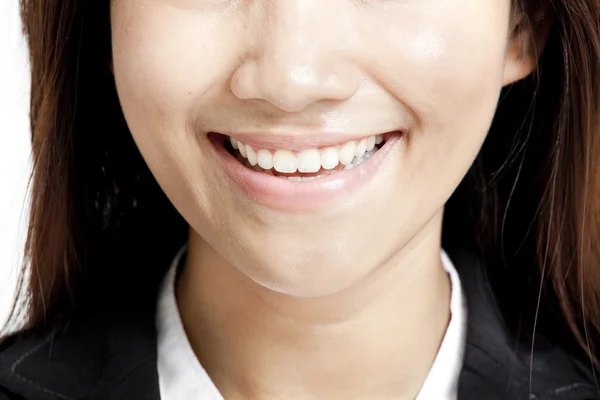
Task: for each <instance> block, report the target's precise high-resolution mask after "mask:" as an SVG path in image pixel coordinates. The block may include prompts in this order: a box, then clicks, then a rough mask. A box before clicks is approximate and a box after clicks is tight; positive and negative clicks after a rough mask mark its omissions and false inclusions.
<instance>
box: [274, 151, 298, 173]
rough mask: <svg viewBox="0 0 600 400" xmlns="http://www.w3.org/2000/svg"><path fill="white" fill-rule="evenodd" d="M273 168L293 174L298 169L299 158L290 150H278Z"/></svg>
mask: <svg viewBox="0 0 600 400" xmlns="http://www.w3.org/2000/svg"><path fill="white" fill-rule="evenodd" d="M273 168H275V171H277V172H286V173H288V174H291V173H293V172H296V169H298V160H297V158H296V156H295V155H294V153H292V152H291V151H289V150H277V151H276V152H275V155H274V156H273Z"/></svg>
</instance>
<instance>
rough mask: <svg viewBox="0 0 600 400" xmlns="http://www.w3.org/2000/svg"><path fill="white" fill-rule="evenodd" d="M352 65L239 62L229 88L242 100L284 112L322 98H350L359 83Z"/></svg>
mask: <svg viewBox="0 0 600 400" xmlns="http://www.w3.org/2000/svg"><path fill="white" fill-rule="evenodd" d="M358 75H359V74H358V73H357V71H354V70H353V69H352V68H351V66H349V65H347V66H345V65H337V66H335V65H331V64H330V65H325V66H323V67H319V66H318V65H315V63H307V62H305V63H302V62H281V61H280V62H276V61H275V62H268V61H266V60H253V61H249V62H246V63H244V64H243V65H241V66H240V67H239V68H238V69H237V70H236V71H235V72H234V74H233V76H232V79H231V90H232V92H233V94H234V95H235V96H237V97H238V98H240V99H243V100H249V99H259V100H264V101H266V102H268V103H270V104H272V105H273V106H275V107H277V108H279V109H280V110H282V111H285V112H298V111H301V110H303V109H305V108H306V107H308V106H309V105H310V104H312V103H315V102H319V101H323V100H338V101H340V100H346V99H349V98H351V97H352V96H353V95H354V94H355V93H356V91H357V90H358V86H359V83H360V79H359V76H358Z"/></svg>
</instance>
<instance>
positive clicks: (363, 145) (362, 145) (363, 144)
mask: <svg viewBox="0 0 600 400" xmlns="http://www.w3.org/2000/svg"><path fill="white" fill-rule="evenodd" d="M365 151H367V139H361V140H359V141H358V143H356V149H354V157H356V158H361V157H362V156H363V155H364V154H365Z"/></svg>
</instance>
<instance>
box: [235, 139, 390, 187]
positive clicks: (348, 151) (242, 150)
mask: <svg viewBox="0 0 600 400" xmlns="http://www.w3.org/2000/svg"><path fill="white" fill-rule="evenodd" d="M229 140H230V142H231V146H232V147H233V148H234V149H237V150H238V152H239V153H238V156H241V157H243V158H245V159H246V160H247V161H248V164H249V165H250V166H251V167H252V168H254V169H256V170H257V171H270V170H271V169H275V170H276V171H278V172H282V173H294V172H296V171H299V172H303V173H315V172H318V171H319V170H321V168H323V169H325V170H328V171H329V170H333V169H334V168H336V167H337V166H338V164H339V163H342V164H343V165H344V166H345V168H344V169H351V168H354V167H355V166H357V165H359V164H361V163H362V162H364V161H365V160H366V159H367V158H369V157H370V156H371V155H373V153H375V151H377V150H378V148H376V147H375V146H376V145H378V144H381V143H382V142H383V135H373V136H369V137H367V138H363V139H360V140H358V141H354V140H352V141H350V142H347V143H344V144H342V145H338V146H330V147H325V148H322V149H307V150H303V151H301V152H300V153H296V154H295V153H293V152H291V151H289V150H282V149H279V150H276V151H271V150H267V149H260V150H256V149H254V148H252V147H251V146H250V145H246V144H244V143H242V142H240V141H238V140H236V139H234V138H229ZM331 172H335V171H331ZM328 173H329V172H328ZM325 175H326V174H325ZM325 175H319V176H317V177H312V176H311V177H302V182H304V181H306V180H312V179H316V178H318V177H321V176H325ZM283 178H284V179H285V178H286V177H283ZM287 178H289V179H291V180H293V181H297V182H299V181H298V180H297V179H295V178H299V177H287ZM292 178H294V179H292Z"/></svg>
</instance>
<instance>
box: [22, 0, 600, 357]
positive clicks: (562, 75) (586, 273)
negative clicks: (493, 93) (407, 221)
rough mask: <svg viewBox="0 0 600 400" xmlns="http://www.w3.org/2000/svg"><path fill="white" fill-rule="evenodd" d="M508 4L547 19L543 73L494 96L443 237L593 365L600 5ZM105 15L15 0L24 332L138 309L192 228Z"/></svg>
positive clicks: (590, 0)
mask: <svg viewBox="0 0 600 400" xmlns="http://www.w3.org/2000/svg"><path fill="white" fill-rule="evenodd" d="M513 2H514V4H513V8H514V9H515V10H516V11H515V14H517V13H519V14H520V15H522V16H524V18H523V22H522V24H525V27H527V26H533V25H535V21H534V18H535V15H536V14H539V11H540V7H541V9H543V15H544V18H546V19H547V20H548V21H552V24H551V26H550V28H549V33H548V37H547V40H546V42H545V46H544V52H543V54H542V55H541V57H540V59H539V63H538V68H537V71H536V72H535V73H534V74H532V75H531V76H529V77H527V78H526V79H524V80H522V81H520V82H518V83H515V84H513V85H511V86H510V87H507V88H505V89H504V91H503V92H502V95H501V100H500V104H499V107H498V111H497V115H496V118H495V120H494V122H493V124H492V127H491V130H490V133H489V135H488V138H487V140H486V142H485V144H484V146H483V148H482V150H481V152H480V154H479V156H478V158H477V160H476V161H475V163H474V164H473V167H472V168H471V170H470V171H469V173H468V175H467V176H466V177H465V179H464V180H463V182H462V183H461V185H460V186H459V188H458V189H457V190H456V192H455V193H454V195H453V196H452V198H451V200H450V201H449V203H448V204H447V207H446V208H447V209H446V217H445V221H444V246H450V247H451V246H463V247H471V248H472V249H473V250H475V251H478V253H479V255H480V256H481V258H482V260H483V261H484V265H485V266H486V270H487V271H488V272H489V277H490V281H491V282H492V284H493V286H494V290H495V291H496V294H497V298H498V301H499V305H500V307H501V309H502V310H503V311H504V312H505V313H506V314H507V315H509V316H512V317H511V318H508V321H509V322H510V323H511V326H512V327H513V329H514V330H515V332H517V331H518V332H519V333H523V332H530V333H533V332H534V331H535V329H534V328H535V327H534V321H535V322H536V323H538V324H539V326H543V324H544V323H553V324H554V323H558V326H563V327H564V328H565V330H564V332H562V333H561V335H562V334H563V333H566V334H567V336H569V337H570V338H571V339H572V340H573V343H577V344H578V345H579V349H580V350H582V351H583V352H585V353H587V354H588V355H589V356H592V357H591V358H592V359H595V357H594V355H595V353H594V350H593V346H592V344H593V342H594V341H595V339H594V338H595V337H596V336H597V334H598V332H600V100H599V94H600V3H599V2H598V1H596V0H581V1H570V0H535V2H534V1H533V0H514V1H513ZM109 8H110V2H109V1H108V0H105V1H84V0H21V11H22V19H23V22H24V27H25V33H26V35H27V38H28V43H29V50H30V55H31V77H32V89H31V135H32V136H31V138H32V145H33V156H34V170H33V174H32V180H31V188H32V196H31V198H32V202H31V212H30V221H29V230H28V236H27V243H26V249H25V256H26V262H27V265H28V271H27V273H23V274H22V278H21V280H20V290H19V293H20V295H21V298H22V299H24V300H25V303H17V304H24V307H20V306H19V307H15V308H14V311H13V314H12V320H19V316H22V317H24V318H25V327H24V328H25V329H26V330H29V331H35V330H38V329H43V328H44V327H46V326H49V325H52V324H55V323H57V322H58V321H60V320H62V319H63V318H65V317H66V316H68V315H70V314H72V313H74V312H75V311H76V310H77V309H78V308H83V309H85V310H90V309H91V308H95V309H97V310H98V311H108V310H111V311H108V312H116V311H115V310H123V309H125V308H131V307H133V308H134V309H138V310H142V309H144V308H143V306H144V304H148V303H151V302H153V301H154V296H155V290H156V287H157V284H158V282H159V281H160V277H161V276H162V274H163V273H164V271H165V269H166V268H167V267H168V265H169V261H170V259H171V257H172V256H173V255H174V253H175V252H176V250H177V248H178V247H179V246H180V245H181V244H182V243H183V242H184V241H185V240H186V236H187V229H188V228H187V225H186V223H185V221H184V220H183V219H182V218H181V216H180V215H179V214H178V213H177V212H176V211H175V210H174V208H173V207H172V205H171V204H170V203H169V201H168V200H167V198H166V197H165V195H164V194H163V193H162V191H161V190H160V188H159V187H158V185H157V183H156V181H155V180H154V179H153V177H152V175H151V174H150V172H149V170H148V168H147V167H146V165H145V163H144V161H143V159H142V157H141V156H140V154H139V152H138V150H137V148H136V146H135V144H134V142H133V140H132V138H131V135H130V134H129V132H128V129H127V126H126V123H125V121H124V118H123V115H122V112H121V109H120V106H119V101H118V98H117V93H116V90H115V84H114V79H113V76H112V74H111V72H110V69H109V64H110V56H111V42H110V40H111V39H110V10H109ZM521 28H522V27H521ZM457 237H460V241H459V242H456V240H455V239H456V238H457ZM553 326H556V325H553ZM552 331H553V332H561V331H560V330H559V329H553V330H552ZM521 336H522V337H530V338H533V336H527V335H521ZM564 337H565V336H564V335H563V336H561V338H563V339H564ZM561 340H562V339H561Z"/></svg>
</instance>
